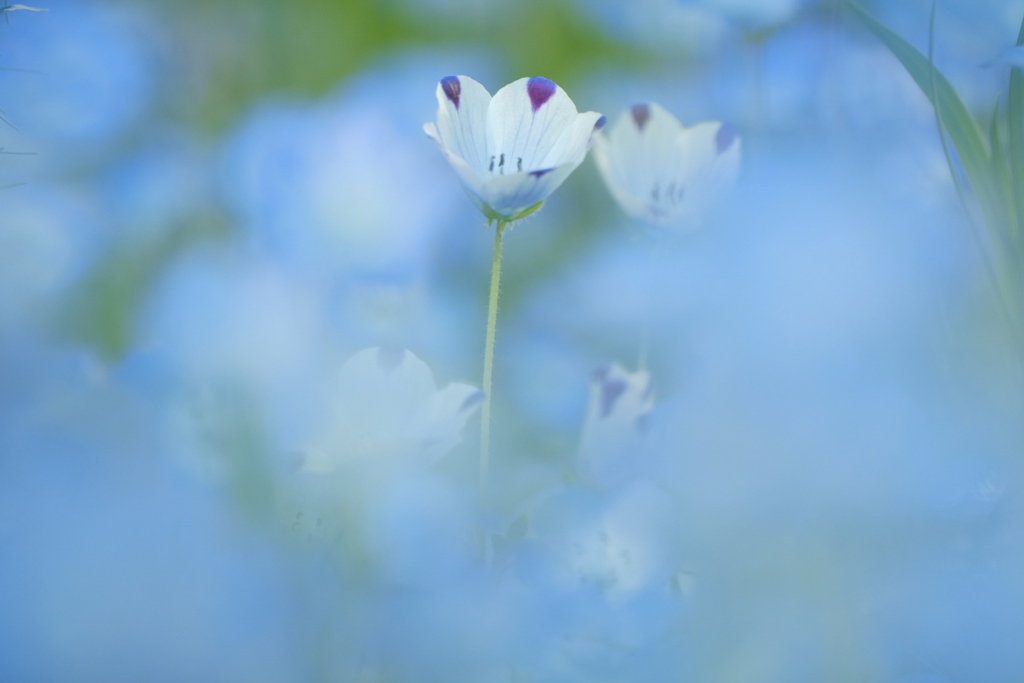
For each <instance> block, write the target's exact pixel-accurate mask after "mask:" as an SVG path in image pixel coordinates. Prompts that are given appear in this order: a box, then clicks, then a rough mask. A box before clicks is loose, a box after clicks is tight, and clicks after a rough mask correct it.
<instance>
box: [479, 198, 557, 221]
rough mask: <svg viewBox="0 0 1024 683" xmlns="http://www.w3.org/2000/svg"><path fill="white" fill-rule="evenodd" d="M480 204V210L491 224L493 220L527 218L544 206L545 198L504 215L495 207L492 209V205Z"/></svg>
mask: <svg viewBox="0 0 1024 683" xmlns="http://www.w3.org/2000/svg"><path fill="white" fill-rule="evenodd" d="M478 206H479V207H480V211H482V212H483V214H484V216H485V217H486V218H487V225H488V226H490V224H491V221H498V222H499V223H513V222H515V221H518V220H520V219H521V218H526V217H527V216H529V215H530V214H531V213H536V212H537V211H539V210H540V207H542V206H544V200H543V199H542V200H540V201H539V202H537V203H536V204H534V205H533V206H531V207H529V208H526V209H523V210H522V211H520V212H519V213H516V214H513V215H511V216H502V215H501V214H500V213H498V212H497V211H495V210H494V209H492V208H491V207H490V206H488V205H487V204H485V203H483V202H480V204H479V205H478Z"/></svg>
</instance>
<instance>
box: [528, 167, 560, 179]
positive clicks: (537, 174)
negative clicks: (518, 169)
mask: <svg viewBox="0 0 1024 683" xmlns="http://www.w3.org/2000/svg"><path fill="white" fill-rule="evenodd" d="M554 170H555V169H553V168H542V169H540V170H539V171H530V175H532V176H533V177H534V178H543V177H544V176H546V175H547V174H548V173H551V172H552V171H554Z"/></svg>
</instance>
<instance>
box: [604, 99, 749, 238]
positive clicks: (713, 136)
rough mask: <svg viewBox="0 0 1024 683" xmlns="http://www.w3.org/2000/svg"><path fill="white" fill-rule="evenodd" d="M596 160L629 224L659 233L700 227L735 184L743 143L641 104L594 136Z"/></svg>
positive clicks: (727, 130) (713, 126)
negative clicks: (661, 230) (644, 225)
mask: <svg viewBox="0 0 1024 683" xmlns="http://www.w3.org/2000/svg"><path fill="white" fill-rule="evenodd" d="M594 159H595V160H596V161H597V167H598V168H599V169H600V171H601V175H602V177H603V178H604V181H605V184H607V186H608V189H609V191H610V192H611V193H612V196H613V197H615V200H616V201H617V202H618V203H619V206H621V207H622V210H623V211H625V212H626V214H628V215H629V216H630V218H632V219H634V220H636V221H638V222H640V223H643V224H646V225H650V226H653V227H656V228H686V227H695V226H696V225H698V224H699V223H700V219H701V217H702V215H703V214H704V212H705V211H707V209H708V208H709V207H710V206H711V205H712V204H713V203H714V202H715V201H716V200H717V199H719V198H720V197H721V196H722V195H723V194H724V193H725V191H726V190H728V189H729V188H730V187H731V186H732V184H733V183H734V182H735V180H736V176H737V174H738V172H739V164H740V140H739V138H738V137H737V136H736V132H735V130H734V129H733V128H732V127H731V126H729V125H728V124H723V123H719V122H717V121H713V122H705V123H699V124H697V125H695V126H693V127H691V128H684V127H683V125H682V124H681V123H680V122H679V120H678V119H676V117H674V116H672V114H670V113H669V112H667V111H665V110H664V109H663V108H661V107H659V106H658V105H656V104H637V105H635V106H634V107H633V108H632V109H631V110H630V111H629V113H628V114H625V115H623V116H622V117H621V118H620V119H619V120H618V121H616V122H615V124H614V125H613V126H612V127H611V128H610V129H609V131H608V133H607V135H605V134H604V133H601V134H598V135H596V136H594Z"/></svg>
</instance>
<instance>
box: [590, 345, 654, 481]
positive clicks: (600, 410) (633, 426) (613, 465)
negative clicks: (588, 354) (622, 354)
mask: <svg viewBox="0 0 1024 683" xmlns="http://www.w3.org/2000/svg"><path fill="white" fill-rule="evenodd" d="M652 408H654V382H653V381H652V379H651V375H650V373H648V372H646V371H644V370H640V371H637V372H628V371H627V370H626V369H625V368H623V367H622V366H620V365H618V364H614V363H613V364H612V365H610V366H608V367H606V368H602V369H601V370H600V371H598V372H597V373H596V374H595V375H594V380H593V382H592V384H591V388H590V402H589V404H588V405H587V416H586V421H585V422H584V425H583V435H582V437H581V438H580V450H579V456H578V467H579V471H580V475H581V476H582V477H583V478H584V479H585V480H586V481H587V482H589V483H593V484H597V485H598V486H600V487H602V488H612V487H616V486H619V485H622V484H624V483H627V482H629V481H631V480H632V479H634V478H635V477H636V476H637V474H638V467H639V457H638V455H639V454H638V452H637V451H638V447H639V445H640V439H641V437H642V436H643V434H644V432H645V431H646V423H647V419H648V416H649V415H650V412H651V409H652Z"/></svg>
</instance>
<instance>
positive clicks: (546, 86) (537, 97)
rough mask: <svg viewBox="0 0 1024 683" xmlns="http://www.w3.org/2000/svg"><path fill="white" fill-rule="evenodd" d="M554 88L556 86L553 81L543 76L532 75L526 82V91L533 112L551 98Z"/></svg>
mask: <svg viewBox="0 0 1024 683" xmlns="http://www.w3.org/2000/svg"><path fill="white" fill-rule="evenodd" d="M556 90H558V86H557V85H555V82H554V81H550V80H548V79H546V78H544V77H543V76H534V77H533V78H531V79H530V80H529V81H528V82H527V84H526V92H527V94H528V95H529V96H530V104H531V105H532V106H533V111H534V113H536V112H537V110H538V109H540V108H541V107H542V106H544V103H545V102H547V101H548V100H550V99H551V96H552V95H554V94H555V91H556Z"/></svg>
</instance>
